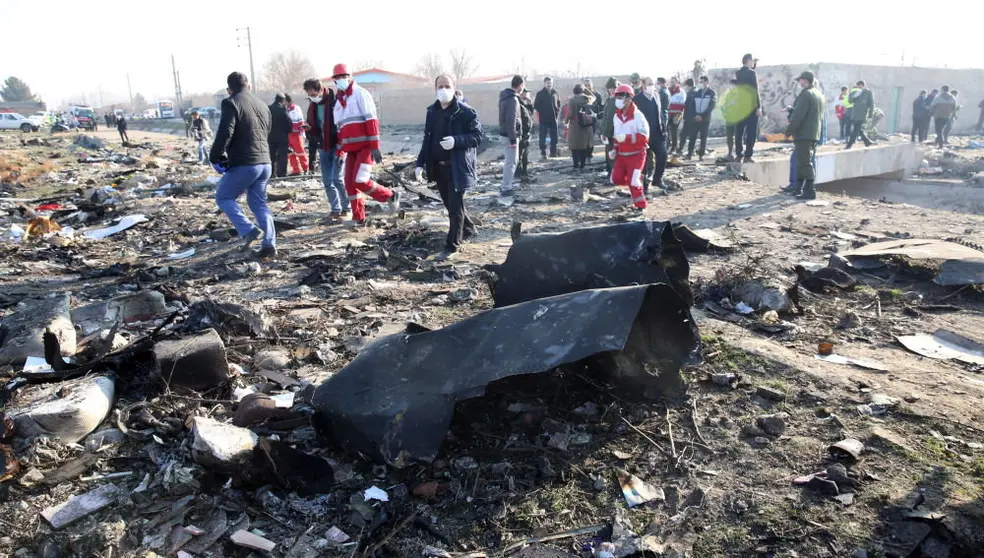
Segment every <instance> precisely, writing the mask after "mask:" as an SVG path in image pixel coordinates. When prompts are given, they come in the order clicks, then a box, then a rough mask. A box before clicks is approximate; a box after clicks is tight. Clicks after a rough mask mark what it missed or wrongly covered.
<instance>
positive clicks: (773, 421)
mask: <svg viewBox="0 0 984 558" xmlns="http://www.w3.org/2000/svg"><path fill="white" fill-rule="evenodd" d="M788 418H789V414H788V413H776V414H774V415H762V416H760V417H758V419H756V422H757V423H758V425H759V428H761V429H762V430H764V431H765V433H766V434H770V435H772V436H781V435H782V434H783V433H784V432H786V420H787V419H788Z"/></svg>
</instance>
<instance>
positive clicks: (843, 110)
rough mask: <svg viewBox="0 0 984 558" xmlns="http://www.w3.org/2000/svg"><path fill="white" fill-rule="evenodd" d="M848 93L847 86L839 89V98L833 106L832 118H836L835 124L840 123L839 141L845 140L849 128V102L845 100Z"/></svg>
mask: <svg viewBox="0 0 984 558" xmlns="http://www.w3.org/2000/svg"><path fill="white" fill-rule="evenodd" d="M847 97H848V91H847V86H843V87H841V92H840V96H839V97H837V103H836V104H835V105H834V116H836V117H837V122H838V123H840V139H841V140H847V137H848V133H847V128H848V126H849V124H848V123H849V122H850V120H849V119H848V118H847V104H846V103H848V102H849V101H848V99H847Z"/></svg>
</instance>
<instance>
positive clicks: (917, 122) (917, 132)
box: [909, 89, 931, 143]
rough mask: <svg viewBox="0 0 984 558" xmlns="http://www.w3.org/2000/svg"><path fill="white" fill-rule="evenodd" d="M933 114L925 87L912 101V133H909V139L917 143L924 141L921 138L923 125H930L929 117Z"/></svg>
mask: <svg viewBox="0 0 984 558" xmlns="http://www.w3.org/2000/svg"><path fill="white" fill-rule="evenodd" d="M930 118H931V115H930V113H929V106H927V105H926V90H925V89H923V90H922V91H920V92H919V96H918V97H916V100H915V101H912V133H911V134H909V141H911V142H912V143H916V141H917V140H918V141H920V142H922V141H924V140H923V139H921V138H922V137H923V127H924V126H925V127H926V128H928V127H929V119H930Z"/></svg>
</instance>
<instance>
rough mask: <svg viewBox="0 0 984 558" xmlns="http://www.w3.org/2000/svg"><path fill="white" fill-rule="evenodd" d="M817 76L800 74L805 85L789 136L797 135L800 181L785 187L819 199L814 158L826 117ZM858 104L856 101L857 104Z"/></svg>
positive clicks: (800, 196) (798, 195) (801, 196)
mask: <svg viewBox="0 0 984 558" xmlns="http://www.w3.org/2000/svg"><path fill="white" fill-rule="evenodd" d="M814 81H815V76H814V75H813V72H811V71H809V70H807V71H805V72H803V73H802V74H800V76H799V83H800V86H802V87H803V90H802V91H800V94H799V95H798V96H797V97H796V102H795V103H794V104H793V114H792V116H790V117H789V126H788V127H786V136H787V137H791V138H793V149H794V153H795V156H796V174H797V177H796V178H797V181H796V184H790V185H789V186H787V187H786V188H783V191H785V192H788V193H790V194H796V198H797V199H801V200H812V199H816V197H817V193H816V191H815V190H814V189H813V181H814V180H816V178H817V170H816V169H815V168H814V166H813V160H814V157H815V156H816V152H817V142H818V141H820V123H821V120H822V119H823V111H824V105H825V104H826V103H825V101H824V98H823V95H822V94H821V93H820V92H819V91H817V89H816V88H815V87H814V86H813V83H814ZM855 106H856V105H855Z"/></svg>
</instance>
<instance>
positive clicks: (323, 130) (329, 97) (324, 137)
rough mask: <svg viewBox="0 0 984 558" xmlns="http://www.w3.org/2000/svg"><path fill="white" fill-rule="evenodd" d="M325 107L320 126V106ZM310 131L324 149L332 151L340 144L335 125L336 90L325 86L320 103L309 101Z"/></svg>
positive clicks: (308, 121) (308, 118) (308, 119)
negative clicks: (319, 125)
mask: <svg viewBox="0 0 984 558" xmlns="http://www.w3.org/2000/svg"><path fill="white" fill-rule="evenodd" d="M319 106H320V107H324V111H325V116H324V122H323V125H322V126H321V127H320V128H319V127H318V107H319ZM307 123H308V132H309V133H310V134H311V135H313V136H315V138H316V141H317V142H318V145H320V146H321V147H320V148H319V149H321V150H322V151H331V150H332V149H334V148H335V147H336V146H337V145H338V128H337V127H336V126H335V92H334V91H332V90H331V89H327V88H325V90H324V96H323V97H321V102H320V103H318V104H314V103H309V104H308V113H307Z"/></svg>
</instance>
